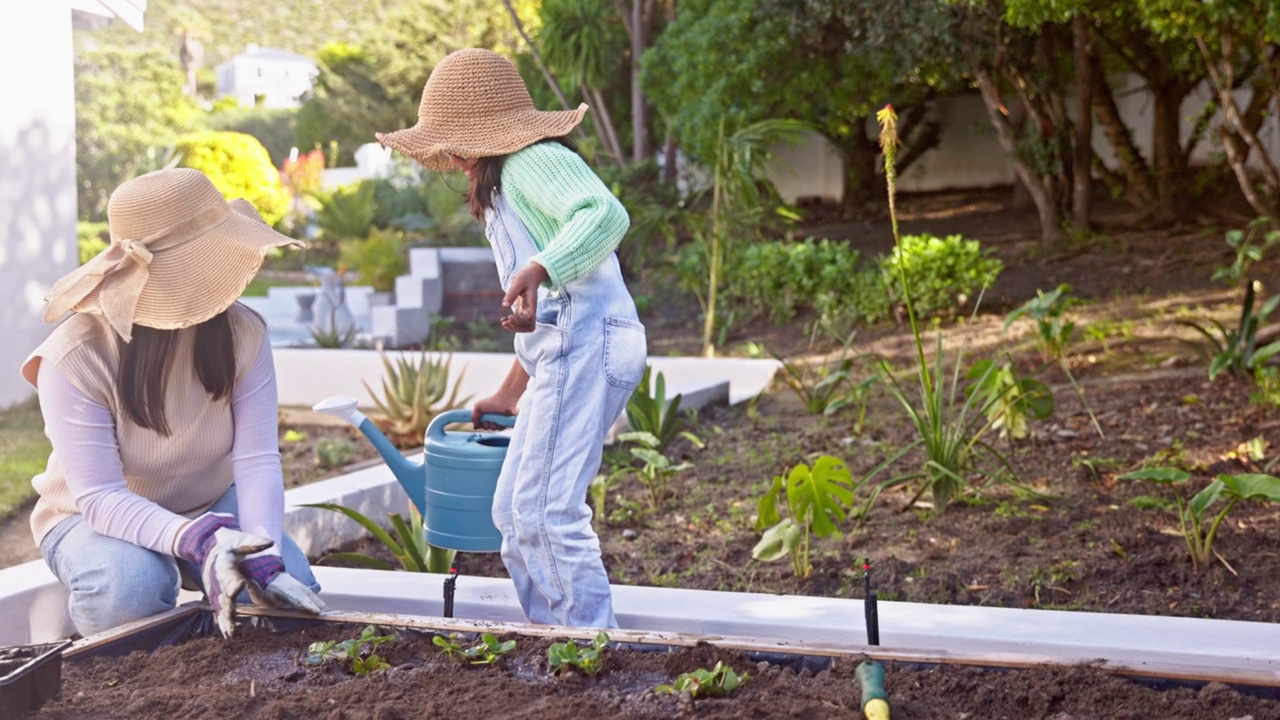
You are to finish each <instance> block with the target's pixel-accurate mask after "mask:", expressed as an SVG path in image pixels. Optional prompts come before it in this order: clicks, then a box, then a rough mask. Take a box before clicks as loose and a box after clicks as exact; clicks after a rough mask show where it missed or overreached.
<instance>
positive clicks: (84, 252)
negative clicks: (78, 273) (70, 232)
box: [76, 221, 108, 265]
mask: <svg viewBox="0 0 1280 720" xmlns="http://www.w3.org/2000/svg"><path fill="white" fill-rule="evenodd" d="M107 238H108V235H107V224H106V223H104V222H102V223H95V222H84V221H81V222H78V223H76V239H77V240H79V244H80V264H81V265H83V264H85V263H87V262H89V261H90V260H91V259H93V256H94V255H97V254H98V253H100V252H102V251H103V250H106V249H107V244H108V240H107Z"/></svg>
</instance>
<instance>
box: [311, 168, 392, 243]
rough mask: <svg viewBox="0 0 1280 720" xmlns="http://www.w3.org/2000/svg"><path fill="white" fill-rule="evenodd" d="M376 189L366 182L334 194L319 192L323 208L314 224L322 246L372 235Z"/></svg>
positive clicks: (343, 188) (318, 210)
mask: <svg viewBox="0 0 1280 720" xmlns="http://www.w3.org/2000/svg"><path fill="white" fill-rule="evenodd" d="M373 188H374V186H373V184H372V183H370V182H369V181H367V180H365V181H361V182H358V183H355V184H354V185H347V186H344V187H340V188H338V189H336V190H334V191H332V192H324V191H320V192H317V193H316V196H315V197H316V201H317V202H318V203H319V204H320V207H319V208H318V209H317V210H316V216H315V221H316V225H317V226H318V227H319V228H320V240H321V241H322V242H323V243H325V244H328V245H329V246H330V247H334V246H336V245H337V244H338V243H341V242H342V241H344V240H354V239H358V238H363V237H367V236H368V235H369V230H370V229H371V228H372V227H373V219H374V215H375V213H376V212H377V207H378V206H377V203H376V202H375V201H374V198H373Z"/></svg>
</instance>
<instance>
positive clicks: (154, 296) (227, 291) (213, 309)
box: [75, 200, 303, 330]
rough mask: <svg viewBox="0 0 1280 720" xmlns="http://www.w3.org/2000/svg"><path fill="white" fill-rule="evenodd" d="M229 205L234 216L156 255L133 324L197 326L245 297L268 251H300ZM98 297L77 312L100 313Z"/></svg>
mask: <svg viewBox="0 0 1280 720" xmlns="http://www.w3.org/2000/svg"><path fill="white" fill-rule="evenodd" d="M229 205H230V207H231V210H232V212H229V213H227V217H226V218H225V219H224V220H222V221H221V222H219V223H218V224H216V225H213V226H212V227H210V228H209V229H208V230H206V231H205V232H204V233H202V234H201V235H199V236H198V237H195V238H192V239H191V240H189V241H187V242H184V243H181V244H179V245H175V246H174V247H171V248H167V249H165V250H162V251H159V252H157V253H155V255H154V257H153V258H152V259H151V262H150V263H149V264H148V266H147V269H148V277H147V283H146V285H145V286H144V287H143V289H142V292H141V293H140V294H139V296H138V304H137V307H136V308H135V310H134V316H133V321H134V323H136V324H138V325H144V326H146V327H152V328H157V329H160V330H177V329H180V328H186V327H191V326H192V325H198V324H200V323H202V322H204V321H206V320H208V319H210V318H212V317H213V316H215V315H217V314H218V313H221V312H222V311H224V310H226V309H227V308H229V307H231V305H232V304H233V303H235V301H236V300H238V299H239V298H240V296H241V295H243V294H244V290H245V288H247V287H248V286H249V283H250V282H252V281H253V278H254V276H256V275H257V274H258V270H259V269H261V267H262V263H263V261H264V260H265V259H266V256H267V253H269V252H270V251H271V250H272V249H274V248H278V247H284V246H288V245H293V246H299V247H300V246H302V244H303V243H302V242H301V241H299V240H295V239H293V238H290V237H288V236H286V235H281V234H280V233H278V232H276V231H275V230H272V229H271V227H270V226H269V225H267V223H266V221H264V220H263V219H262V217H261V216H260V215H258V213H257V211H256V210H254V208H253V205H252V204H250V203H249V202H248V201H245V200H233V201H232V202H231V203H229ZM98 294H99V289H94V290H93V291H92V292H90V293H89V294H88V295H86V296H85V297H84V299H83V300H81V301H80V302H79V303H77V304H76V306H75V311H76V312H86V313H92V314H98V315H101V314H103V311H102V307H101V304H100V303H99V298H98Z"/></svg>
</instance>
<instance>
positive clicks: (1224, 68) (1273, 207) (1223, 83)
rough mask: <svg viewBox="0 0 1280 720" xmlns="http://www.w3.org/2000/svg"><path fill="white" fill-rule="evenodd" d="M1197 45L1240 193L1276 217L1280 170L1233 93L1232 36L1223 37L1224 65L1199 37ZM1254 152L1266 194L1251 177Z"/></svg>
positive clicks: (1279, 210) (1279, 202) (1256, 207)
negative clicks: (1251, 161)
mask: <svg viewBox="0 0 1280 720" xmlns="http://www.w3.org/2000/svg"><path fill="white" fill-rule="evenodd" d="M1196 45H1198V46H1199V48H1200V53H1201V55H1202V56H1203V57H1204V60H1205V64H1206V66H1207V67H1208V70H1209V77H1210V79H1211V81H1212V83H1213V87H1214V90H1215V91H1216V92H1217V94H1218V102H1219V104H1220V106H1221V108H1222V115H1223V120H1222V126H1221V127H1220V128H1219V133H1220V134H1221V136H1222V147H1223V150H1224V151H1225V152H1226V155H1227V162H1228V163H1229V164H1230V165H1231V169H1232V171H1233V172H1234V173H1235V175H1236V181H1237V182H1238V183H1239V185H1240V191H1241V192H1242V193H1244V196H1245V199H1246V200H1248V201H1249V205H1250V206H1252V207H1253V209H1254V210H1256V211H1257V212H1258V213H1259V214H1261V215H1269V216H1271V217H1276V215H1277V214H1278V213H1280V168H1277V165H1276V161H1275V159H1274V158H1272V157H1270V156H1269V155H1268V154H1267V152H1266V150H1265V148H1263V146H1262V143H1261V141H1260V140H1259V138H1258V134H1257V130H1256V128H1253V127H1250V125H1249V123H1248V122H1246V121H1245V118H1244V117H1243V116H1242V113H1241V111H1240V106H1239V105H1238V104H1237V103H1236V100H1235V96H1234V95H1233V93H1232V91H1233V90H1234V89H1235V66H1234V64H1233V63H1234V59H1233V50H1232V43H1231V42H1230V37H1229V36H1228V35H1227V34H1225V33H1224V34H1223V38H1222V56H1221V62H1222V65H1221V66H1219V65H1218V60H1217V59H1215V58H1214V57H1213V54H1212V53H1211V52H1210V51H1209V47H1208V45H1207V44H1206V43H1205V42H1204V40H1203V39H1201V38H1196ZM1251 151H1256V152H1257V156H1258V161H1259V162H1258V171H1259V174H1260V176H1261V180H1262V183H1261V184H1262V186H1263V187H1264V188H1265V192H1259V189H1258V188H1257V187H1256V186H1255V181H1254V178H1253V177H1252V176H1251V174H1250V171H1249V167H1248V162H1249V155H1250V152H1251Z"/></svg>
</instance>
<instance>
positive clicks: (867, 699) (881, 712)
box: [854, 660, 889, 720]
mask: <svg viewBox="0 0 1280 720" xmlns="http://www.w3.org/2000/svg"><path fill="white" fill-rule="evenodd" d="M854 677H856V678H857V679H858V684H859V685H861V686H862V714H863V715H865V716H866V717H867V720H889V696H888V695H887V694H886V693H885V691H884V666H883V665H881V664H880V663H878V662H876V661H875V660H865V661H863V662H862V663H861V664H859V665H858V669H857V671H856V672H855V673H854Z"/></svg>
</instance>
